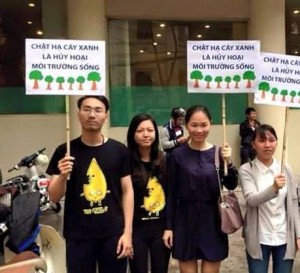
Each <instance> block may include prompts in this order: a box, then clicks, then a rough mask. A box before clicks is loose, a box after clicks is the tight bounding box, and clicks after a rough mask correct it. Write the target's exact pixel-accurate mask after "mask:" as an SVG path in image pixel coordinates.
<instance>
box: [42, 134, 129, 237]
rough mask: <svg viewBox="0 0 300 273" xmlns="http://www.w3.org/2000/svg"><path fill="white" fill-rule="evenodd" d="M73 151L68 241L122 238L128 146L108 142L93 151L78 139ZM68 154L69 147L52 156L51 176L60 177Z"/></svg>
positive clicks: (66, 221) (66, 214)
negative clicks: (123, 194) (62, 164)
mask: <svg viewBox="0 0 300 273" xmlns="http://www.w3.org/2000/svg"><path fill="white" fill-rule="evenodd" d="M70 150H71V156H73V157H75V160H74V166H73V171H72V173H71V175H70V180H69V181H67V190H66V195H65V212H64V236H65V238H70V239H84V238H89V239H93V238H103V237H108V236H114V235H119V234H122V233H123V229H124V217H123V211H122V206H121V200H122V190H121V183H120V179H121V178H122V177H125V176H127V175H129V174H130V160H129V153H128V150H127V148H126V146H125V145H123V144H122V143H120V142H118V141H115V140H113V139H108V141H107V142H105V143H104V144H102V145H100V146H97V147H91V146H87V145H85V144H84V143H83V142H82V141H81V139H80V138H77V139H74V140H72V141H71V143H70ZM65 154H66V144H62V145H60V146H59V147H58V148H57V149H56V151H55V152H54V154H53V156H52V159H51V161H50V163H49V166H48V169H47V173H48V174H50V175H55V174H59V169H58V161H59V160H60V159H61V158H63V157H64V156H65Z"/></svg>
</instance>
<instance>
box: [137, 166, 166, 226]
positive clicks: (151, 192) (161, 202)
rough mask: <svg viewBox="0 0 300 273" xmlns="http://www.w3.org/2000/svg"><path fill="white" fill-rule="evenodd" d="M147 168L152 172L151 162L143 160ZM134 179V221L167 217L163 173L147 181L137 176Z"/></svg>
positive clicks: (150, 177) (151, 176) (152, 176)
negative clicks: (144, 181)
mask: <svg viewBox="0 0 300 273" xmlns="http://www.w3.org/2000/svg"><path fill="white" fill-rule="evenodd" d="M142 164H143V167H144V168H145V170H146V171H147V172H148V173H150V169H151V163H150V162H142ZM132 179H133V189H134V222H135V223H138V222H141V221H153V220H163V219H164V217H165V205H166V196H165V195H166V191H165V186H166V183H164V181H162V180H163V174H162V173H159V172H157V174H156V175H151V174H150V176H149V179H148V181H147V183H143V182H142V181H140V180H139V179H138V178H136V177H134V176H133V177H132Z"/></svg>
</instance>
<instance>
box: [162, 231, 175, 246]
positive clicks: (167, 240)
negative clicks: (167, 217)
mask: <svg viewBox="0 0 300 273" xmlns="http://www.w3.org/2000/svg"><path fill="white" fill-rule="evenodd" d="M162 239H163V241H164V244H165V246H166V247H167V248H170V249H171V248H172V247H173V231H172V230H165V232H164V235H163V237H162Z"/></svg>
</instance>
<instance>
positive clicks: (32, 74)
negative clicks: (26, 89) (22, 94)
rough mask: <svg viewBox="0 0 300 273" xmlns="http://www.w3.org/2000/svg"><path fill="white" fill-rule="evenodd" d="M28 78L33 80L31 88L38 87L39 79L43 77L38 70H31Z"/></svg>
mask: <svg viewBox="0 0 300 273" xmlns="http://www.w3.org/2000/svg"><path fill="white" fill-rule="evenodd" d="M29 79H30V80H34V83H33V87H32V89H39V81H40V80H42V79H43V74H42V72H41V71H40V70H32V71H31V72H30V73H29Z"/></svg>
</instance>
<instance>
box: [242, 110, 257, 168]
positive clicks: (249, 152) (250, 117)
mask: <svg viewBox="0 0 300 273" xmlns="http://www.w3.org/2000/svg"><path fill="white" fill-rule="evenodd" d="M245 114H246V120H245V121H243V122H242V123H241V124H240V137H241V147H240V158H241V165H243V164H244V163H246V162H249V161H250V160H253V159H254V158H255V150H254V149H253V147H252V144H251V140H252V135H253V132H254V131H255V129H256V128H257V127H258V126H259V125H260V123H259V121H257V120H256V111H255V109H254V108H252V107H248V108H247V109H246V110H245Z"/></svg>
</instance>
